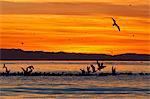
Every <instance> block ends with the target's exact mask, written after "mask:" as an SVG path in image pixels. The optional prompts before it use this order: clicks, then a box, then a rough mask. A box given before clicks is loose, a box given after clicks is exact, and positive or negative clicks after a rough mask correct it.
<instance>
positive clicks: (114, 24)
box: [112, 18, 120, 31]
mask: <svg viewBox="0 0 150 99" xmlns="http://www.w3.org/2000/svg"><path fill="white" fill-rule="evenodd" d="M112 20H113V22H114V23H113V26H116V27H117V28H118V30H119V31H120V27H119V25H118V24H117V23H116V20H115V19H114V18H112Z"/></svg>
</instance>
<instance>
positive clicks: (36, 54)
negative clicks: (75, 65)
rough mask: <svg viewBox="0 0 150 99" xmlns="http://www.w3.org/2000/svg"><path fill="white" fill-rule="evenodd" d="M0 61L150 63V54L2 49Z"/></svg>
mask: <svg viewBox="0 0 150 99" xmlns="http://www.w3.org/2000/svg"><path fill="white" fill-rule="evenodd" d="M0 60H114V61H150V54H136V53H126V54H118V55H108V54H86V53H67V52H43V51H24V50H21V49H0Z"/></svg>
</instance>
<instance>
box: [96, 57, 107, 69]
mask: <svg viewBox="0 0 150 99" xmlns="http://www.w3.org/2000/svg"><path fill="white" fill-rule="evenodd" d="M103 64H104V63H101V64H100V63H99V62H98V60H97V66H98V68H97V69H98V70H99V71H100V70H101V69H103V68H105V67H106V66H103Z"/></svg>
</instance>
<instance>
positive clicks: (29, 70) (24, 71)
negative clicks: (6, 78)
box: [3, 64, 34, 76]
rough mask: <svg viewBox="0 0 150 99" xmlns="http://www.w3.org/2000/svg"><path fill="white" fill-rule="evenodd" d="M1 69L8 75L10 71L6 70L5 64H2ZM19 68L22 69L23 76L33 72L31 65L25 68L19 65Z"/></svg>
mask: <svg viewBox="0 0 150 99" xmlns="http://www.w3.org/2000/svg"><path fill="white" fill-rule="evenodd" d="M3 69H5V74H7V75H8V74H9V73H10V70H8V68H7V67H6V65H5V64H4V66H3ZM21 69H22V70H23V74H24V75H25V76H28V75H30V74H31V73H32V72H33V70H34V67H33V66H28V67H27V68H26V69H24V68H23V67H21Z"/></svg>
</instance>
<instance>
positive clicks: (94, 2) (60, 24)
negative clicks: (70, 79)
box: [0, 0, 150, 54]
mask: <svg viewBox="0 0 150 99" xmlns="http://www.w3.org/2000/svg"><path fill="white" fill-rule="evenodd" d="M101 1H102V0H55V2H54V0H42V2H41V0H39V1H38V0H1V1H0V3H1V10H0V27H1V28H0V47H1V48H20V49H23V50H42V51H54V52H58V51H65V52H82V53H105V54H120V53H145V54H149V52H150V48H149V33H150V30H149V24H150V19H149V13H148V12H149V10H150V9H149V2H148V0H142V1H141V0H126V1H122V0H105V1H103V2H101ZM111 17H113V18H115V19H116V21H117V23H118V24H119V25H120V28H121V32H119V31H117V29H116V28H115V27H113V26H112V20H111ZM22 42H23V43H24V44H23V45H22V44H21V43H22Z"/></svg>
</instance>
